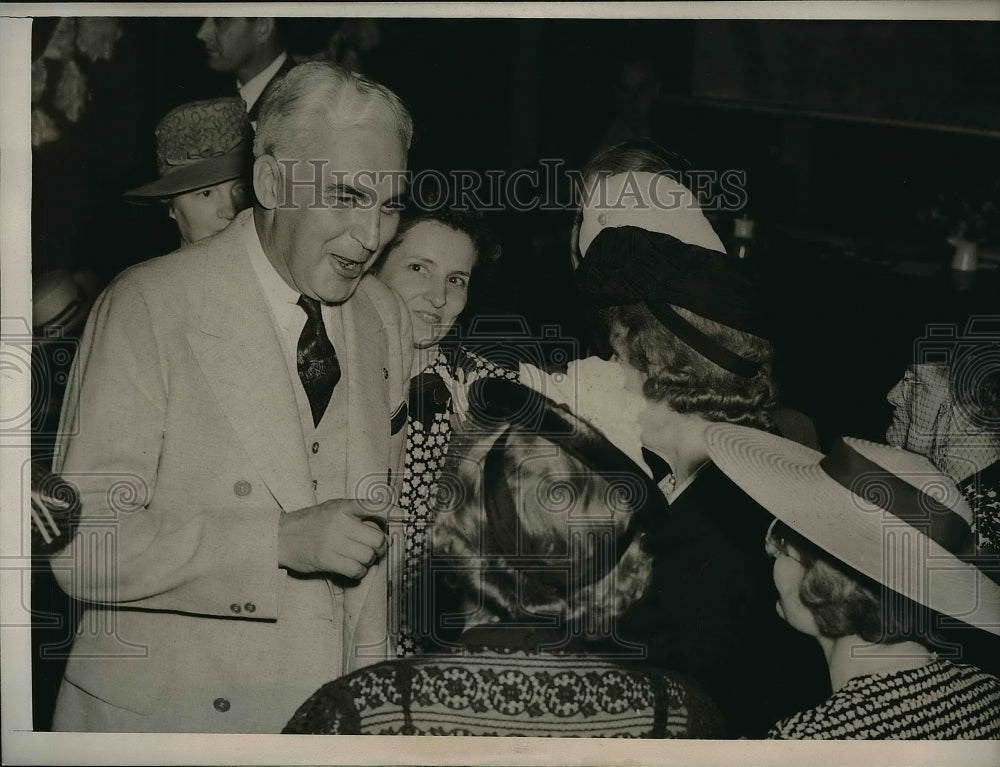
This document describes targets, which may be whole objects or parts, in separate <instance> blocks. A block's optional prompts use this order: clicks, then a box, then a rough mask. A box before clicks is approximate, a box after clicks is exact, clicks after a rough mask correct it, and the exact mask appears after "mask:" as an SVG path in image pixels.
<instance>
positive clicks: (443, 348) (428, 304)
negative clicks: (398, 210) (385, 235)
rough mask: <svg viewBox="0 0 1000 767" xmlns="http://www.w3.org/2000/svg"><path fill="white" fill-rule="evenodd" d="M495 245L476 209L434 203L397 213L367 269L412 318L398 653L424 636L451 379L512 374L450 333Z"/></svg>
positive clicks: (448, 427) (495, 255)
mask: <svg viewBox="0 0 1000 767" xmlns="http://www.w3.org/2000/svg"><path fill="white" fill-rule="evenodd" d="M499 254H500V248H499V246H498V245H497V243H496V241H495V240H494V238H493V236H492V234H491V233H490V230H489V228H488V226H487V224H486V219H485V217H484V216H483V214H482V213H479V212H477V211H473V210H455V209H451V208H440V209H434V210H417V211H415V212H413V213H410V214H407V215H404V216H403V219H402V221H400V224H399V228H398V229H397V231H396V236H395V238H394V239H393V240H392V242H390V243H389V245H388V246H387V247H386V249H385V250H384V251H383V253H382V254H381V256H380V257H379V259H378V261H376V262H375V265H374V266H373V268H372V271H373V273H374V274H375V276H376V277H378V279H379V280H381V281H382V282H383V283H385V284H386V285H388V286H389V287H390V288H392V289H393V290H395V291H396V292H397V293H398V294H399V295H400V297H401V298H402V299H403V302H404V303H405V304H406V307H407V309H409V312H410V318H411V320H412V321H413V346H414V351H415V354H414V365H413V378H412V380H411V382H410V399H409V403H408V404H409V410H408V417H407V435H406V465H405V472H404V475H403V479H402V486H401V491H400V496H399V501H398V505H399V508H400V509H401V511H402V516H401V519H399V520H397V534H398V535H400V536H401V537H402V540H403V541H404V543H403V545H402V547H401V548H402V552H400V550H399V549H398V548H397V550H396V551H395V557H396V563H397V567H398V568H399V571H400V575H401V577H400V581H401V583H400V586H401V590H400V605H399V627H398V640H397V642H396V645H397V647H396V650H397V653H398V654H399V655H401V656H402V655H410V654H413V653H414V652H417V651H418V650H419V648H420V646H421V644H422V643H423V641H424V640H427V639H429V638H430V637H429V636H428V633H429V628H427V627H425V626H421V625H419V618H418V616H420V615H423V614H425V613H426V612H427V610H426V604H428V600H429V599H430V595H429V594H422V592H421V589H422V585H421V584H422V582H423V579H422V577H421V576H422V573H423V570H424V565H425V560H426V553H427V548H428V533H429V531H430V528H431V524H432V523H433V519H432V518H431V513H430V504H429V501H430V499H431V498H432V497H433V490H434V488H435V485H436V483H437V480H438V477H439V476H440V473H441V468H442V464H443V461H444V457H445V454H446V453H447V451H448V445H449V443H450V441H451V432H452V418H453V416H454V415H455V407H454V406H453V404H452V396H451V391H450V388H449V384H450V383H451V381H453V380H456V379H457V380H461V381H464V382H471V381H472V380H474V379H476V378H483V377H494V378H497V377H498V378H508V379H510V380H514V381H516V380H517V372H516V371H509V370H505V369H504V368H502V367H500V366H499V365H496V364H494V363H492V362H490V361H489V360H486V359H484V358H483V357H480V356H478V355H476V354H473V353H472V352H470V351H468V350H466V349H464V348H462V346H461V345H460V344H458V343H455V342H454V340H453V339H452V340H451V341H450V342H448V343H442V342H444V341H445V340H446V339H447V338H448V336H453V335H454V334H453V329H454V328H455V323H456V322H457V320H458V318H459V317H460V316H461V314H462V312H463V311H464V310H465V308H466V305H467V303H468V300H469V288H470V285H471V284H472V280H473V279H474V277H475V275H476V272H477V271H478V268H479V267H480V266H481V265H482V264H484V263H489V262H493V261H496V260H497V258H498V257H499Z"/></svg>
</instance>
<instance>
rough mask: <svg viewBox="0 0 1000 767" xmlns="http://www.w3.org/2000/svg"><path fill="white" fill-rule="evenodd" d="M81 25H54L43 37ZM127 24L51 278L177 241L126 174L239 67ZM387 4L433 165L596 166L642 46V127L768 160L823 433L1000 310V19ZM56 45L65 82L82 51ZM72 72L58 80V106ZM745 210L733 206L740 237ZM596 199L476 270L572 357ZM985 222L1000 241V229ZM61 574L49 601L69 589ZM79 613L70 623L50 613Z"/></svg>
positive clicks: (383, 45) (779, 324)
mask: <svg viewBox="0 0 1000 767" xmlns="http://www.w3.org/2000/svg"><path fill="white" fill-rule="evenodd" d="M57 21H58V20H57V19H37V20H36V21H35V24H34V28H33V43H34V46H35V50H34V51H33V59H36V58H37V57H38V55H39V54H40V52H41V50H42V48H43V47H44V46H45V44H46V43H47V41H48V40H49V38H50V36H51V34H52V31H53V29H54V28H55V25H56V23H57ZM120 21H121V24H122V34H121V37H120V39H119V40H118V42H117V44H116V45H115V48H114V51H113V54H112V56H111V58H110V60H106V61H105V60H99V61H95V62H90V61H86V62H83V63H82V64H81V69H82V72H83V75H84V76H85V78H86V82H87V85H88V90H89V99H88V102H87V104H86V106H85V109H84V111H83V113H82V115H81V116H80V117H79V119H78V120H77V121H75V122H73V121H67V120H65V119H64V120H62V121H61V122H59V128H60V132H61V137H60V138H59V139H58V140H55V141H52V142H49V143H46V144H44V145H41V146H38V147H36V148H35V152H34V179H33V187H32V206H33V207H32V227H33V229H32V233H33V234H32V242H33V254H32V256H33V259H34V262H33V269H34V272H35V274H40V273H41V272H43V271H47V270H50V269H55V268H66V269H70V270H85V269H86V270H92V271H95V272H97V273H98V274H99V276H100V277H101V279H102V280H103V281H107V280H110V279H111V278H113V277H114V275H116V274H117V273H118V272H120V271H121V270H122V269H123V268H126V267H127V266H129V265H131V264H133V263H136V262H138V261H141V260H144V259H147V258H150V257H154V256H158V255H162V254H164V253H167V252H169V251H170V250H172V249H173V248H174V247H176V246H177V244H178V242H177V235H176V229H175V226H174V224H173V222H172V221H170V220H169V219H168V218H167V215H166V212H165V210H163V209H162V208H161V207H159V206H156V205H153V206H133V205H128V204H126V203H124V202H122V201H121V198H120V195H121V193H122V192H123V191H125V190H126V189H129V188H132V187H134V186H137V185H139V184H141V183H144V182H146V181H149V180H152V179H153V178H154V177H155V175H156V168H155V162H154V145H153V128H154V126H155V125H156V123H157V122H158V120H159V119H160V118H161V117H162V116H163V115H164V114H165V113H166V112H167V111H168V110H169V109H171V108H172V107H174V106H176V105H178V104H180V103H183V102H186V101H191V100H194V99H198V98H206V97H211V96H217V95H225V94H229V93H231V92H232V91H231V87H232V79H231V77H230V76H223V75H219V74H216V73H213V72H211V71H210V70H209V69H208V68H207V66H205V64H204V59H203V52H202V45H201V43H200V42H198V41H197V40H196V39H195V32H196V30H197V28H198V25H199V24H200V21H201V20H200V19H167V18H124V19H120ZM341 24H342V21H341V20H339V19H322V20H307V21H306V22H304V23H303V22H299V23H298V24H293V25H292V26H291V27H290V30H291V31H290V47H291V49H292V52H293V53H298V54H311V53H315V52H317V51H319V50H321V49H322V48H323V47H324V46H325V44H326V42H327V40H328V39H329V37H330V36H331V35H333V34H335V33H336V32H337V30H338V29H340V28H341ZM377 26H378V30H379V39H378V44H377V45H376V46H375V47H374V48H372V49H370V50H367V51H365V52H364V53H363V54H362V55H361V60H360V69H362V71H364V72H365V73H366V74H368V75H370V76H372V77H373V78H375V79H376V80H379V81H381V82H383V83H385V84H386V85H388V86H390V87H391V88H393V89H394V90H395V91H397V92H398V93H399V94H400V95H401V96H402V97H403V99H404V100H405V101H406V102H407V103H408V104H409V106H410V107H411V110H412V112H413V115H414V119H415V123H416V134H415V141H414V144H413V147H412V150H411V154H410V163H411V167H412V168H413V169H414V170H422V169H427V168H437V169H440V170H443V171H448V170H453V169H469V170H477V171H485V170H489V169H500V170H507V171H512V170H515V169H518V168H529V169H530V168H538V167H539V166H538V164H537V163H538V161H539V160H540V159H542V158H550V159H561V160H564V161H565V163H566V166H567V167H568V168H579V167H581V165H582V164H583V162H584V161H585V160H586V158H587V157H588V156H589V155H590V154H591V153H592V152H594V151H595V150H596V149H598V148H599V147H600V146H602V144H603V143H604V141H605V140H606V139H608V138H609V136H610V135H611V132H612V131H613V126H614V125H616V124H620V123H621V120H620V119H619V118H621V117H622V115H623V114H625V111H626V109H627V105H628V104H629V103H632V102H629V99H630V98H632V99H633V100H634V98H635V97H636V93H635V92H633V91H629V89H628V88H627V87H625V86H624V85H623V80H622V72H623V69H622V67H623V65H626V64H627V63H629V62H632V63H633V64H637V65H638V66H640V67H642V68H643V71H644V72H645V73H646V75H647V78H648V79H649V80H652V81H655V82H656V83H657V85H656V89H655V93H654V96H651V106H650V109H649V112H648V114H647V115H646V116H645V121H644V122H643V121H639V123H637V124H638V125H639V126H640V127H639V128H638V130H641V131H642V132H644V133H649V134H651V135H652V137H653V138H655V139H656V140H657V141H659V142H660V143H661V144H662V145H664V146H666V147H667V148H669V149H671V150H673V151H675V152H678V153H680V154H682V155H684V156H686V157H687V158H688V159H689V160H690V161H691V163H692V164H693V166H694V167H695V168H699V169H710V170H716V171H723V170H727V169H737V170H743V171H745V172H746V173H747V179H748V189H749V197H748V202H747V211H748V212H749V213H750V214H751V215H752V216H753V218H754V219H755V220H756V223H757V238H756V240H755V242H754V243H753V245H752V248H751V258H752V259H753V263H754V264H755V265H756V267H757V268H758V269H759V271H760V273H761V276H762V278H763V280H764V283H765V285H766V286H767V291H768V304H769V306H770V308H771V312H772V315H773V328H774V331H773V334H772V337H773V340H774V341H775V344H776V347H777V359H776V375H777V378H778V381H779V384H780V386H781V389H782V399H783V401H784V403H785V404H786V405H788V406H791V407H794V408H797V409H800V410H803V411H805V412H806V413H808V414H809V415H810V416H811V417H812V418H813V419H814V421H815V423H816V425H817V427H818V430H819V434H820V438H821V442H822V443H823V444H824V446H825V445H827V444H829V441H830V440H831V439H832V438H833V437H834V436H836V435H838V434H851V435H854V436H860V437H867V438H870V439H875V440H881V439H882V437H883V435H884V431H885V427H886V425H887V424H888V421H889V417H890V408H889V407H888V405H887V404H886V403H885V401H884V398H885V394H886V393H887V392H888V390H889V389H890V388H891V387H892V385H893V384H894V383H895V381H896V380H897V379H898V378H899V377H900V376H901V374H902V372H903V369H904V367H905V365H906V364H907V362H908V361H910V360H911V359H912V358H913V356H914V353H915V352H914V349H915V347H917V346H919V345H920V344H921V343H922V342H921V340H920V339H921V338H922V337H923V334H924V327H925V325H926V323H927V322H931V321H935V322H942V321H955V320H957V319H959V318H964V317H965V316H968V315H969V314H972V313H975V312H977V311H978V312H991V313H993V314H997V313H998V301H997V295H1000V291H996V288H997V287H998V285H997V279H996V274H997V272H996V270H993V271H986V270H981V271H980V272H979V273H978V274H977V275H976V276H975V278H974V279H973V280H972V284H971V288H968V286H966V287H967V288H968V289H962V290H959V289H957V288H956V287H955V285H954V284H953V275H952V274H951V273H950V270H949V269H948V263H949V258H950V251H951V247H950V246H949V245H948V244H947V242H946V241H945V238H946V236H947V235H948V233H949V231H950V229H951V227H952V226H953V224H954V223H955V218H954V215H952V212H953V211H955V210H958V209H959V208H960V207H961V205H962V203H963V201H964V202H965V203H967V204H968V205H971V206H973V208H974V209H979V208H980V207H981V206H982V205H983V204H984V202H987V201H990V200H992V201H993V203H994V204H995V203H996V202H997V200H996V196H995V191H996V182H997V179H1000V172H998V171H1000V34H998V30H1000V27H998V25H996V24H990V23H969V22H934V23H927V22H755V21H739V22H730V21H697V22H696V21H691V20H672V21H662V20H628V21H605V20H518V19H513V20H509V19H505V20H501V19H497V20H492V19H471V20H452V19H434V20H428V19H379V20H377ZM47 66H48V73H49V78H50V80H51V81H52V82H54V81H55V80H57V78H58V76H59V67H60V64H59V62H48V65H47ZM52 93H53V88H52V87H50V88H47V89H46V92H45V94H44V95H43V96H42V99H41V104H42V105H43V106H47V107H50V106H51V103H52V99H53V95H52ZM626 117H627V115H626ZM616 121H617V122H616ZM625 123H626V124H627V123H628V120H627V119H626V120H625ZM733 216H734V213H733V212H725V213H722V214H718V215H716V216H715V217H714V219H713V223H714V224H715V225H716V227H717V229H718V231H719V233H720V235H721V236H723V237H724V238H728V237H729V235H730V234H731V231H732V230H731V226H732V223H731V219H732V218H733ZM949 216H951V217H950V218H949ZM572 219H573V214H572V211H569V210H565V211H532V212H514V211H509V210H508V211H506V212H502V213H493V214H491V220H492V222H493V224H494V226H495V229H496V231H497V233H498V235H499V236H500V238H501V240H502V242H503V245H504V258H503V259H502V261H501V264H500V267H499V269H498V271H497V273H496V275H495V276H494V277H493V278H492V279H490V280H489V281H488V283H487V282H485V281H483V283H482V284H480V285H478V286H477V289H476V296H475V298H476V300H475V302H474V304H473V306H472V308H471V310H470V312H469V313H470V315H475V314H477V313H490V312H498V311H502V312H505V313H510V314H514V315H519V316H520V317H523V318H524V323H525V326H526V327H527V332H528V333H529V334H530V335H534V336H535V337H538V338H542V339H543V340H542V341H541V342H540V343H541V348H543V356H544V357H547V358H548V361H551V360H552V358H553V357H554V356H558V354H557V352H558V353H563V354H564V353H565V352H566V350H571V349H572V348H573V347H574V346H576V347H579V346H581V345H586V344H587V343H588V340H587V337H586V332H585V329H584V323H583V320H582V318H581V317H580V311H579V304H578V301H577V298H576V296H575V294H574V292H573V288H572V273H571V268H570V264H569V261H568V237H569V229H570V226H571V223H572ZM987 224H988V225H987V226H986V227H985V228H984V230H983V232H984V233H983V237H984V238H985V242H984V243H983V248H984V249H990V248H992V249H994V250H1000V238H997V237H996V228H995V226H994V227H993V228H992V229H991V228H990V226H989V224H990V221H987ZM994 291H996V292H994ZM958 332H959V335H961V326H960V327H959V331H958ZM529 345H530V344H529ZM535 346H536V347H537V346H538V344H536V345H535ZM44 442H45V435H39V440H38V443H39V445H40V446H42V447H43V448H44ZM44 588H45V587H44V586H39V587H38V588H37V589H36V597H37V598H38V599H42V600H43V602H44V600H45V599H50V600H51V599H54V600H56V601H58V599H59V597H58V595H55V596H53V595H51V594H49V595H46V593H45V592H44ZM60 609H62V608H60ZM60 632H62V635H63V636H65V633H66V632H65V624H64V626H63V627H62V628H59V629H55V630H54V631H53V632H52V633H56V634H58V633H60ZM46 641H50V640H49V639H46ZM51 641H52V642H54V643H55V644H58V643H59V641H58V638H56V639H54V640H51ZM60 673H61V667H60V661H59V659H58V658H56V659H55V660H53V661H49V662H47V663H40V664H36V670H35V674H36V685H37V687H36V692H37V694H36V699H35V716H36V727H37V728H39V729H44V728H46V727H47V726H48V722H49V717H50V707H51V700H52V695H53V694H54V690H55V688H56V685H57V684H58V680H59V675H60Z"/></svg>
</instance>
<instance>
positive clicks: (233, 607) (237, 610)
mask: <svg viewBox="0 0 1000 767" xmlns="http://www.w3.org/2000/svg"><path fill="white" fill-rule="evenodd" d="M229 609H230V610H232V611H233V612H234V613H237V614H239V613H241V612H243V608H242V607H240V606H239V605H238V604H236V603H235V602H233V603H232V604H231V605H229Z"/></svg>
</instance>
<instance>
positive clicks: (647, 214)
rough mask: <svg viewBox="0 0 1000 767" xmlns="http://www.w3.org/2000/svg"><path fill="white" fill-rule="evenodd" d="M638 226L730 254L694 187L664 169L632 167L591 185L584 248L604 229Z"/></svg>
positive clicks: (582, 239) (584, 221) (582, 238)
mask: <svg viewBox="0 0 1000 767" xmlns="http://www.w3.org/2000/svg"><path fill="white" fill-rule="evenodd" d="M621 226H635V227H638V228H640V229H645V230H646V231H649V232H659V233H660V234H669V235H670V236H672V237H675V238H676V239H678V240H680V241H681V242H684V243H687V244H688V245H698V246H700V247H702V248H706V249H708V250H714V251H717V252H719V253H725V252H726V248H725V246H724V245H723V244H722V240H720V239H719V235H717V234H716V233H715V230H714V229H713V228H712V225H711V224H710V223H709V222H708V219H707V218H705V214H704V213H702V210H701V206H700V205H699V204H698V200H697V198H695V196H694V194H692V192H691V190H690V189H688V188H687V187H686V186H684V185H683V184H681V183H680V182H678V181H676V180H675V179H673V178H671V177H670V176H666V175H664V174H662V173H647V172H644V171H628V172H625V173H618V174H615V175H613V176H600V177H598V179H597V181H596V182H595V183H594V184H593V186H592V187H591V188H590V190H589V194H588V198H587V200H586V202H585V204H584V206H583V218H582V220H581V222H580V253H582V254H583V256H584V257H586V255H587V248H589V247H590V243H592V242H593V241H594V238H595V237H597V234H598V232H600V231H601V230H602V229H609V228H617V227H621Z"/></svg>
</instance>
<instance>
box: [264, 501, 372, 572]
mask: <svg viewBox="0 0 1000 767" xmlns="http://www.w3.org/2000/svg"><path fill="white" fill-rule="evenodd" d="M371 517H372V514H371V511H368V510H366V509H365V508H364V507H362V505H361V504H360V503H359V502H358V501H352V500H338V501H324V502H323V503H320V504H318V505H316V506H309V507H307V508H304V509H299V510H298V511H292V512H289V513H288V514H282V515H281V520H280V521H279V523H278V564H279V565H281V566H282V567H286V568H288V569H289V570H294V571H296V572H299V573H338V574H340V575H346V576H347V577H348V578H363V577H364V576H365V574H366V573H367V572H368V568H369V567H371V566H372V565H373V564H375V563H376V562H377V561H378V560H379V559H381V558H382V557H383V556H385V552H386V550H387V549H388V539H387V538H386V535H385V533H384V532H382V529H381V528H380V527H379V526H378V524H377V523H376V522H375V521H374V520H373V519H371Z"/></svg>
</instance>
